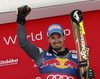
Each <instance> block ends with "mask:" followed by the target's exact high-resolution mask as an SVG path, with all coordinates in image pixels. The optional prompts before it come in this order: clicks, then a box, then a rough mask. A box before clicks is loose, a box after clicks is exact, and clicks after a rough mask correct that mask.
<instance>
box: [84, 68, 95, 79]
mask: <svg viewBox="0 0 100 79" xmlns="http://www.w3.org/2000/svg"><path fill="white" fill-rule="evenodd" d="M86 74H87V71H84V73H83V77H84V78H85V79H86ZM88 78H90V79H91V78H95V72H94V71H93V70H92V69H91V68H88Z"/></svg>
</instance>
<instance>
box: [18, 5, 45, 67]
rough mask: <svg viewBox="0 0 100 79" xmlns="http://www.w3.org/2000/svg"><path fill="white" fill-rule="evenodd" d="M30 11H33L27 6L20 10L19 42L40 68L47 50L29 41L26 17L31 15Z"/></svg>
mask: <svg viewBox="0 0 100 79" xmlns="http://www.w3.org/2000/svg"><path fill="white" fill-rule="evenodd" d="M30 10H31V9H30V8H29V7H28V6H27V5H25V6H22V7H19V8H18V15H17V23H18V30H17V32H18V33H17V34H18V42H19V46H20V47H21V48H22V49H23V50H24V51H25V52H26V53H27V54H28V56H30V57H31V58H32V59H33V60H34V61H35V62H36V64H37V66H38V67H39V66H40V64H41V61H42V57H43V55H44V52H45V50H42V49H40V48H38V47H36V46H35V45H34V44H32V43H31V42H29V41H28V39H27V34H26V30H25V16H26V15H27V14H29V12H30ZM41 50H42V51H41Z"/></svg>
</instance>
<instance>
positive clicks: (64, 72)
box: [17, 5, 91, 79]
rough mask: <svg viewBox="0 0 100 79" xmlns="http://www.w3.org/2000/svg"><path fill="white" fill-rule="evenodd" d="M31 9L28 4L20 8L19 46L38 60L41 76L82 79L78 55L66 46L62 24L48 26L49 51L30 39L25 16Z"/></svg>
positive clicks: (18, 19)
mask: <svg viewBox="0 0 100 79" xmlns="http://www.w3.org/2000/svg"><path fill="white" fill-rule="evenodd" d="M30 11H31V8H30V7H28V6H27V5H25V6H22V7H19V8H18V15H17V22H18V41H19V46H20V47H21V48H22V49H23V50H24V51H25V52H26V53H27V55H28V56H30V57H31V58H32V59H33V60H34V61H35V62H36V64H37V66H38V68H39V71H40V74H41V78H42V79H64V78H66V79H80V72H79V68H78V58H77V55H76V54H74V53H71V52H69V50H68V48H64V41H65V35H64V32H63V29H62V27H61V26H60V25H58V24H53V25H51V26H50V27H49V28H48V41H49V43H50V47H49V50H48V51H45V50H43V49H41V48H38V47H36V46H35V45H34V44H32V43H31V42H29V41H28V39H27V36H26V31H25V27H24V26H25V22H26V20H25V17H26V16H27V15H28V14H29V13H30ZM85 74H86V73H84V76H85ZM90 75H91V74H90ZM90 75H89V76H90Z"/></svg>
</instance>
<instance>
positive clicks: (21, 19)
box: [16, 5, 31, 25]
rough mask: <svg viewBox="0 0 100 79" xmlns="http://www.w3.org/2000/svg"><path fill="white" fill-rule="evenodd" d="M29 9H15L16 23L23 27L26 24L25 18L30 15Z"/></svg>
mask: <svg viewBox="0 0 100 79" xmlns="http://www.w3.org/2000/svg"><path fill="white" fill-rule="evenodd" d="M30 11H31V8H30V7H28V6H27V5H24V6H21V7H19V8H18V9H17V21H16V22H18V23H20V24H22V25H24V24H25V23H26V20H25V17H26V16H27V15H28V14H29V13H30Z"/></svg>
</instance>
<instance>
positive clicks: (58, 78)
mask: <svg viewBox="0 0 100 79" xmlns="http://www.w3.org/2000/svg"><path fill="white" fill-rule="evenodd" d="M47 79H74V78H73V77H71V76H66V75H49V76H48V77H47Z"/></svg>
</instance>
